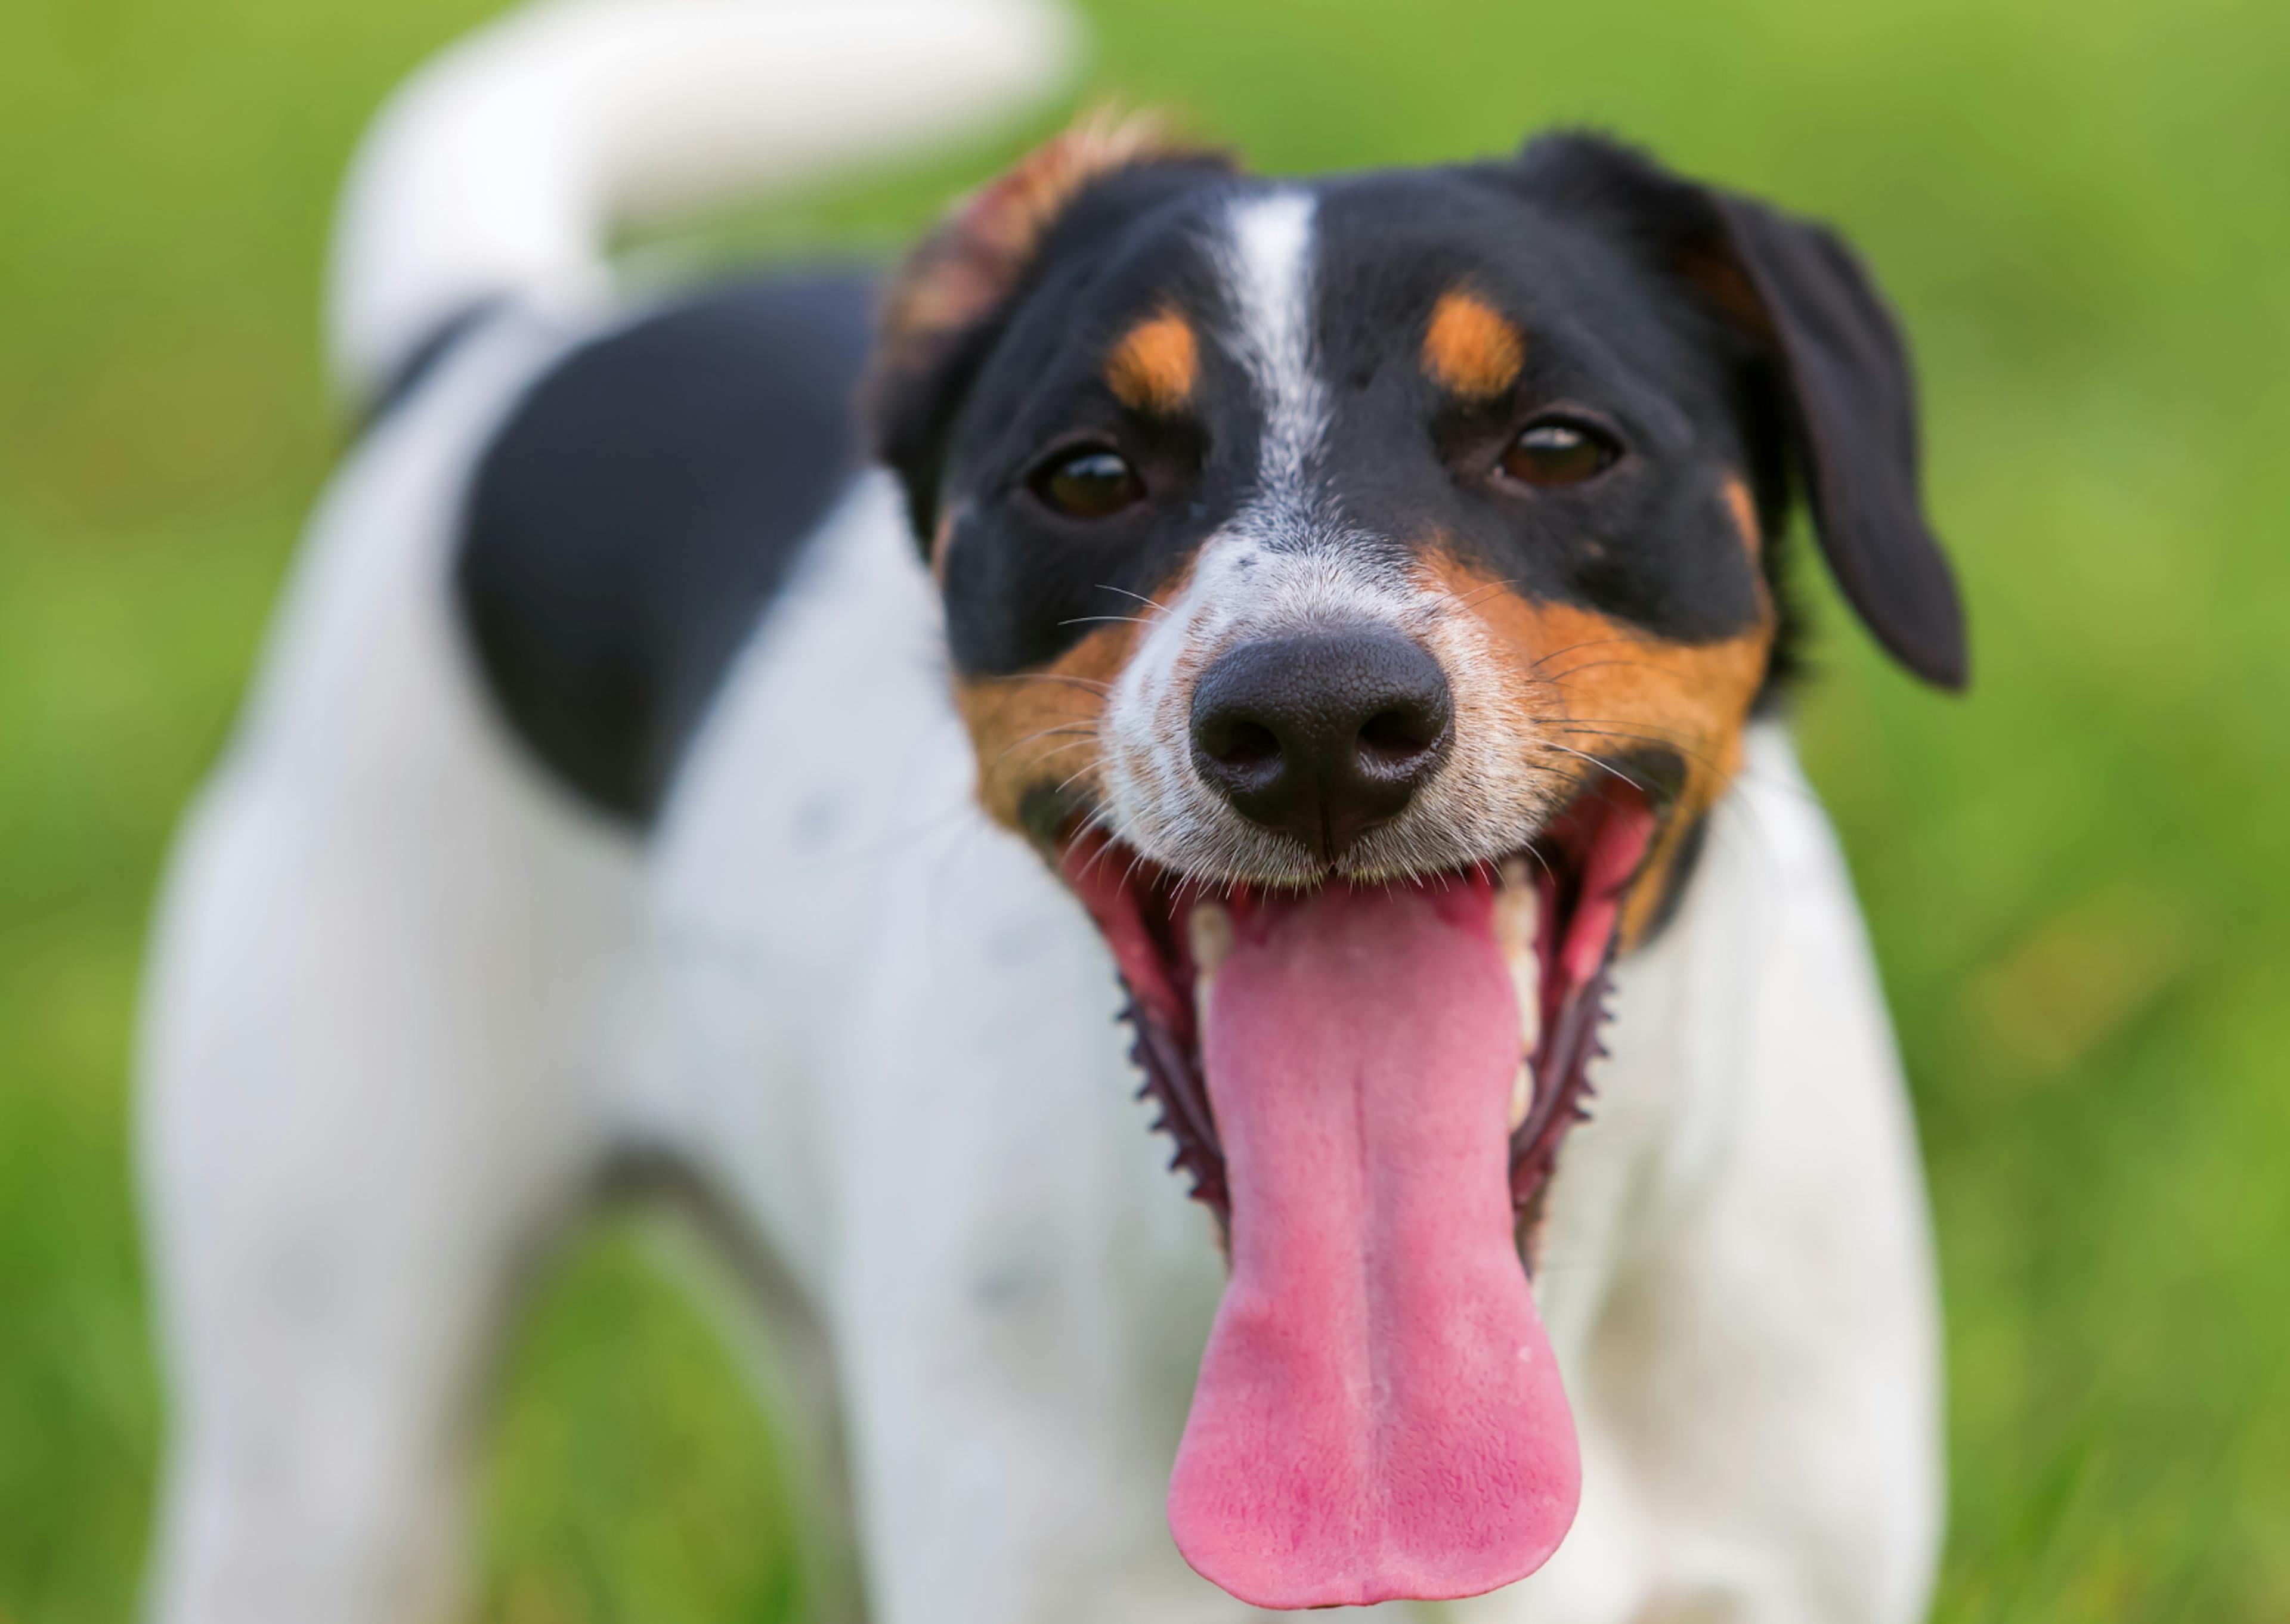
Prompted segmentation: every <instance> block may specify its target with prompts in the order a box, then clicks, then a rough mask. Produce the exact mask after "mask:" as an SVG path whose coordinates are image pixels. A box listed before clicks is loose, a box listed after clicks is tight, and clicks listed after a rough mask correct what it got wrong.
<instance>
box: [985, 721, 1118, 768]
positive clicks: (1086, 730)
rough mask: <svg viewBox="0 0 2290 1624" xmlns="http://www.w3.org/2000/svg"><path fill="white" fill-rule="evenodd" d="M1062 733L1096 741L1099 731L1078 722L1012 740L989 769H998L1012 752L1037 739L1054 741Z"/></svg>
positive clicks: (991, 763)
mask: <svg viewBox="0 0 2290 1624" xmlns="http://www.w3.org/2000/svg"><path fill="white" fill-rule="evenodd" d="M1061 733H1080V734H1083V735H1085V737H1086V738H1089V739H1094V738H1096V737H1097V729H1096V727H1095V726H1094V725H1089V726H1085V725H1084V724H1080V723H1078V722H1068V723H1064V724H1061V725H1059V726H1056V727H1045V728H1043V729H1042V730H1041V731H1040V732H1033V733H1028V734H1027V735H1026V736H1025V737H1024V738H1023V739H1013V740H1011V741H1010V742H1009V743H1008V744H1005V745H1004V746H1003V747H1002V748H1001V749H1000V750H999V751H997V753H996V755H995V756H994V759H993V760H992V761H990V762H989V763H988V764H987V765H988V766H989V767H998V766H1000V765H1001V764H1002V763H1003V761H1004V759H1005V757H1007V756H1009V755H1010V753H1011V752H1012V751H1013V750H1021V749H1023V748H1026V746H1028V745H1029V744H1031V743H1033V742H1034V740H1037V739H1054V738H1056V737H1057V736H1058V735H1059V734H1061Z"/></svg>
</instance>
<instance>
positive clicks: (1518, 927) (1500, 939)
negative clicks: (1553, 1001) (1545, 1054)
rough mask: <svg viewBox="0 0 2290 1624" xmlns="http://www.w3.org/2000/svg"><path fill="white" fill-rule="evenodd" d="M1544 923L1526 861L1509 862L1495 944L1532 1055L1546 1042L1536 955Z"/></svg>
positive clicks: (1522, 1042)
mask: <svg viewBox="0 0 2290 1624" xmlns="http://www.w3.org/2000/svg"><path fill="white" fill-rule="evenodd" d="M1541 919H1542V893H1541V892H1539V891H1537V890H1536V889H1535V886H1534V882H1533V878H1532V877H1531V876H1529V875H1528V873H1527V868H1526V860H1525V858H1523V857H1513V858H1509V859H1508V860H1505V861H1504V863H1503V866H1502V884H1501V886H1500V887H1499V888H1498V889H1497V890H1496V892H1495V919H1494V924H1495V943H1496V945H1497V946H1498V947H1500V948H1501V949H1502V956H1503V964H1505V966H1506V967H1508V968H1509V971H1510V986H1511V991H1512V993H1513V994H1515V995H1516V996H1517V999H1518V1044H1519V1047H1520V1049H1522V1050H1523V1051H1525V1052H1526V1053H1528V1054H1533V1052H1534V1048H1535V1045H1536V1044H1539V1043H1541V1041H1542V966H1541V963H1540V962H1539V961H1538V960H1537V958H1536V956H1535V951H1534V938H1535V933H1536V931H1537V928H1538V927H1539V926H1540V925H1541Z"/></svg>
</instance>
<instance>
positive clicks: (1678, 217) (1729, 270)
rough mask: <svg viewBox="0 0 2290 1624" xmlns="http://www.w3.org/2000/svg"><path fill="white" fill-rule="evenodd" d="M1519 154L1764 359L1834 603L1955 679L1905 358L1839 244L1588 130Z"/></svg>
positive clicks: (1943, 678) (1951, 633)
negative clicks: (1839, 597)
mask: <svg viewBox="0 0 2290 1624" xmlns="http://www.w3.org/2000/svg"><path fill="white" fill-rule="evenodd" d="M1520 163H1521V164H1522V166H1523V167H1524V169H1525V172H1526V173H1527V174H1528V176H1529V177H1530V179H1531V180H1532V181H1533V183H1534V184H1535V187H1536V189H1538V190H1540V191H1543V192H1546V193H1549V192H1555V193H1557V195H1558V196H1560V197H1561V198H1562V199H1564V200H1565V201H1569V202H1572V203H1573V204H1576V205H1578V206H1581V207H1582V208H1585V209H1588V210H1592V211H1597V212H1603V213H1604V214H1605V216H1606V217H1607V218H1609V219H1610V220H1613V222H1614V223H1615V224H1616V225H1617V226H1618V227H1619V228H1621V230H1622V231H1623V232H1624V233H1625V234H1626V235H1627V236H1631V237H1633V238H1635V239H1636V240H1637V242H1638V243H1640V244H1643V245H1645V246H1646V247H1650V248H1652V249H1653V251H1654V252H1656V253H1657V254H1658V255H1660V256H1661V258H1663V259H1664V260H1666V261H1667V262H1668V264H1669V267H1670V268H1672V269H1674V270H1675V271H1676V272H1677V274H1679V275H1680V276H1684V277H1685V279H1686V281H1687V282H1688V283H1689V284H1691V285H1692V286H1693V288H1694V289H1695V290H1697V291H1698V292H1699V293H1700V294H1701V296H1702V297H1704V298H1706V299H1707V300H1709V302H1710V303H1711V304H1713V305H1714V306H1715V307H1716V308H1717V309H1718V311H1719V313H1720V314H1721V315H1723V316H1725V317H1726V319H1727V320H1728V321H1729V322H1731V323H1732V324H1734V326H1736V327H1737V328H1738V329H1740V330H1741V331H1742V332H1744V333H1745V334H1747V335H1748V336H1749V337H1750V340H1752V341H1753V342H1754V343H1755V344H1756V345H1757V346H1758V348H1759V349H1760V350H1761V351H1762V352H1763V353H1764V354H1765V356H1766V357H1767V358H1768V359H1769V360H1770V362H1771V363H1772V364H1774V377H1775V381H1776V382H1777V383H1778V385H1779V386H1780V387H1779V389H1778V391H1777V393H1778V395H1779V400H1778V403H1777V404H1778V412H1776V414H1775V415H1776V416H1777V418H1778V419H1779V421H1778V422H1777V423H1776V424H1775V425H1774V429H1775V431H1776V432H1777V433H1778V434H1779V435H1780V436H1781V437H1782V439H1783V440H1784V441H1785V442H1786V449H1787V451H1788V452H1789V455H1790V460H1791V461H1792V462H1793V463H1794V464H1795V466H1796V468H1797V469H1798V474H1799V476H1800V479H1801V482H1802V484H1803V487H1804V490H1805V494H1806V503H1807V506H1808V507H1809V508H1810V509H1811V511H1812V515H1813V523H1814V531H1815V532H1816V533H1817V534H1818V535H1819V537H1820V539H1821V549H1822V554H1823V555H1824V556H1826V557H1827V558H1828V560H1829V568H1830V572H1831V573H1832V574H1833V575H1834V576H1835V577H1836V578H1837V584H1838V587H1839V588H1841V589H1842V590H1843V592H1844V594H1845V598H1846V602H1847V603H1849V604H1852V605H1853V607H1854V610H1855V611H1856V612H1859V614H1860V616H1861V619H1862V620H1863V621H1864V622H1865V623H1866V624H1867V625H1868V627H1869V629H1870V631H1871V632H1872V633H1874V634H1875V635H1876V637H1877V641H1878V643H1880V644H1883V645H1884V646H1885V648H1886V650H1888V651H1889V652H1891V653H1892V655H1893V656H1894V658H1895V659H1896V660H1899V661H1900V662H1901V663H1902V665H1904V666H1906V667H1908V668H1909V669H1910V670H1911V671H1913V672H1915V673H1916V674H1917V675H1918V676H1921V677H1923V678H1924V679H1925V680H1926V682H1929V683H1933V684H1936V685H1938V686H1940V687H1942V688H1950V689H1960V688H1962V687H1963V686H1964V685H1965V684H1966V681H1967V680H1968V678H1969V676H1970V671H1969V657H1968V654H1967V652H1966V639H1965V628H1964V610H1963V606H1962V604H1961V603H1960V601H1959V600H1958V595H1957V588H1956V578H1955V574H1954V572H1952V571H1951V570H1950V567H1949V562H1948V558H1947V556H1946V555H1945V554H1944V553H1943V552H1942V550H1941V546H1940V542H1939V540H1937V539H1936V538H1935V537H1934V534H1933V532H1932V530H1931V528H1930V526H1929V525H1928V524H1926V520H1925V515H1924V504H1923V498H1922V492H1921V490H1920V485H1919V479H1918V444H1917V439H1918V432H1917V430H1918V425H1917V404H1916V386H1915V381H1914V379H1913V378H1912V377H1911V375H1910V366H1909V357H1908V352H1907V350H1906V348H1904V347H1903V345H1902V341H1901V334H1900V329H1899V327H1898V326H1897V325H1896V324H1895V323H1894V319H1893V315H1892V312H1891V310H1890V309H1889V308H1887V307H1886V303H1885V300H1884V298H1883V296H1882V295H1881V294H1879V293H1878V291H1877V289H1876V287H1875V286H1874V284H1872V283H1871V282H1870V278H1869V275H1868V273H1867V271H1866V270H1864V269H1863V268H1862V265H1861V262H1860V260H1858V259H1857V258H1856V257H1855V256H1854V253H1853V252H1852V251H1851V250H1850V249H1849V248H1847V247H1846V245H1845V244H1844V242H1843V241H1842V240H1841V239H1840V238H1839V237H1838V236H1837V234H1836V233H1834V232H1833V231H1830V229H1829V228H1826V227H1824V226H1822V225H1818V224H1815V223H1814V222H1813V221H1810V220H1799V219H1797V218H1795V217H1793V216H1791V215H1789V214H1785V213H1783V212H1781V211H1780V210H1778V209H1774V208H1772V207H1770V206H1768V205H1766V204H1762V203H1758V202H1756V201H1754V200H1753V199H1750V198H1748V197H1742V196H1736V195H1734V194H1733V193H1730V192H1726V191H1722V190H1719V189H1718V188H1713V187H1704V186H1699V185H1695V184H1693V183H1692V182H1690V181H1685V180H1680V179H1678V178H1677V177H1676V176H1674V175H1671V174H1669V172H1667V171H1665V170H1662V169H1661V168H1660V167H1659V166H1658V165H1656V164H1653V162H1652V161H1651V160H1649V159H1647V158H1645V157H1644V156H1641V155H1639V154H1637V153H1636V152H1633V151H1631V150H1629V148H1623V147H1620V146H1617V145H1615V144H1613V143H1612V142H1609V141H1605V140H1600V139H1598V138H1596V137H1590V136H1580V135H1567V136H1557V137H1549V138H1545V139H1544V140H1539V141H1536V142H1534V143H1533V144H1532V145H1530V146H1529V147H1528V148H1527V149H1526V151H1525V153H1524V154H1523V155H1522V156H1521V158H1520Z"/></svg>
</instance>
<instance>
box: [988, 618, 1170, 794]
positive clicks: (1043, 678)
mask: <svg viewBox="0 0 2290 1624" xmlns="http://www.w3.org/2000/svg"><path fill="white" fill-rule="evenodd" d="M1140 630H1141V628H1138V627H1136V626H1130V625H1123V626H1101V627H1099V628H1097V629H1096V630H1095V631H1093V632H1092V633H1090V634H1089V636H1086V637H1084V638H1083V639H1082V640H1081V641H1080V642H1079V643H1077V644H1074V646H1073V647H1071V648H1069V649H1068V650H1067V651H1066V652H1064V653H1063V654H1061V655H1060V656H1059V657H1058V658H1057V659H1055V660H1052V661H1051V662H1050V663H1049V664H1048V665H1046V666H1044V667H1042V668H1040V669H1039V670H1035V671H1019V672H1014V673H1013V674H1012V675H1010V676H965V677H957V678H956V679H955V684H954V700H955V705H956V708H958V709H959V710H960V711H961V712H962V719H963V722H964V724H965V725H967V726H968V727H969V729H970V739H971V743H972V745H973V747H974V748H976V750H977V753H978V799H979V803H980V804H981V805H982V806H984V807H985V808H986V812H987V815H988V816H989V817H991V818H992V819H993V820H995V821H996V822H997V823H1000V824H1002V825H1004V826H1005V827H1007V828H1013V829H1019V830H1021V832H1023V830H1022V826H1021V823H1020V822H1019V819H1018V812H1019V809H1020V808H1021V806H1022V805H1023V804H1024V803H1025V799H1026V796H1027V794H1028V793H1029V791H1031V790H1034V789H1037V788H1053V787H1054V786H1056V785H1059V784H1061V783H1063V782H1065V780H1068V779H1069V778H1070V779H1072V780H1073V782H1072V784H1071V785H1070V786H1069V788H1074V789H1077V790H1085V791H1087V790H1096V789H1098V788H1101V784H1100V780H1099V777H1098V774H1099V772H1101V765H1100V764H1101V750H1100V746H1099V742H1098V738H1097V726H1098V721H1099V718H1100V717H1101V716H1103V715H1104V713H1105V702H1106V698H1107V696H1108V694H1109V692H1111V690H1112V687H1113V683H1114V679H1115V678H1117V677H1118V676H1120V675H1121V668H1122V667H1123V666H1125V664H1127V663H1128V660H1129V655H1130V652H1131V651H1132V650H1133V648H1134V647H1135V646H1136V643H1137V635H1138V633H1139V631H1140Z"/></svg>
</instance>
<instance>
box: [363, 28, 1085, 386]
mask: <svg viewBox="0 0 2290 1624" xmlns="http://www.w3.org/2000/svg"><path fill="white" fill-rule="evenodd" d="M1076 47H1077V30H1076V29H1075V28H1074V26H1073V24H1072V23H1071V22H1070V20H1069V18H1068V16H1067V14H1066V13H1065V12H1064V11H1062V10H1061V9H1060V8H1059V7H1058V6H1057V5H1056V4H1054V0H546V3H545V4H537V5H532V6H529V7H527V8H525V9H523V10H520V11H517V12H512V13H511V14H509V15H508V17H506V18H504V19H502V20H500V22H497V23H495V24H493V25H492V27H490V28H485V29H484V30H482V31H480V32H479V33H476V34H475V35H472V36H470V37H469V38H468V39H466V40H464V41H462V42H461V43H460V44H457V45H455V46H454V47H453V48H452V50H450V51H448V52H445V53H444V55H442V56H441V57H439V58H438V59H437V60H435V61H434V62H432V63H430V64H429V65H428V67H426V68H423V69H422V70H421V71H420V73H419V74H417V75H416V76H414V77H413V78H412V80H411V81H410V82H409V83H408V84H406V85H405V86H404V88H403V89H402V90H400V91H399V92H398V93H397V94H396V96H395V97H394V98H393V99H392V100H391V101H390V103H389V105H388V107H386V108H384V109H383V111H382V113H381V116H380V117H379V118H378V119H377V120H376V121H375V123H374V125H373V128H372V130H371V131H369V132H368V133H367V135H366V138H365V140H364V145H363V146H362V147H361V148H360V150H359V153H358V156H357V158H356V162H355V164H353V166H352V170H351V174H350V180H349V184H348V188H346V190H345V193H344V196H343V199H342V204H341V209H340V215H339V217H338V219H337V220H336V223H335V232H334V243H333V255H332V273H331V287H330V292H331V298H330V300H329V301H328V304H329V311H330V315H329V320H328V340H329V348H330V353H331V356H332V364H333V368H334V372H335V376H336V378H337V379H338V380H340V383H341V385H342V387H343V388H345V389H347V390H348V392H350V393H351V394H353V395H356V396H363V395H365V394H368V393H370V392H371V391H372V389H374V388H376V387H377V386H379V385H380V383H381V382H382V381H383V380H386V379H388V377H389V375H390V373H391V372H392V371H393V370H394V369H395V368H396V366H397V365H399V364H401V363H402V362H403V361H404V358H405V357H406V356H407V354H408V353H409V352H410V351H411V350H412V348H413V347H414V346H415V345H417V344H418V343H419V342H420V340H422V339H423V338H424V337H425V336H427V335H428V334H429V333H430V332H433V331H435V330H436V328H437V326H438V325H439V324H441V323H443V322H444V321H446V320H448V319H450V318H451V317H452V316H454V315H456V314H457V313H459V312H460V311H462V310H464V309H467V308H469V307H470V306H472V305H474V304H476V302H478V301H480V300H485V299H489V298H493V297H498V296H501V295H513V296H515V297H516V298H519V299H522V300H528V301H532V302H537V303H540V304H543V305H545V306H547V307H548V308H552V309H558V310H564V311H568V312H576V313H577V312H587V311H592V310H595V309H597V308H599V307H601V306H603V305H604V304H605V303H606V302H607V301H608V300H609V299H610V297H611V275H610V268H609V266H608V264H607V262H606V260H605V250H606V247H607V244H608V243H609V240H610V237H611V235H612V233H613V231H614V230H615V229H616V228H621V227H625V226H629V225H634V224H644V223H656V222H659V221H661V220H666V219H669V218H673V217H675V216H676V215H678V214H680V213H687V212H696V211H698V210H701V209H704V208H706V207H707V206H709V205H710V204H717V203H720V202H723V201H726V200H728V199H732V198H735V197H741V196H758V195H762V194H764V193H766V192H768V191H769V190H770V189H771V188H773V187H776V186H784V185H786V184H788V183H790V182H794V181H798V180H812V179H813V178H815V177H817V176H819V175H821V174H823V173H829V172H833V171H835V170H837V169H838V168H841V167H844V166H846V165H850V164H857V163H861V162H864V161H867V160H869V159H877V158H881V157H884V156H888V155H890V154H893V153H895V152H899V151H901V150H910V149H913V148H920V147H923V146H925V145H927V144H928V143H930V142H931V141H933V140H941V139H944V138H947V137H949V136H955V135H959V134H962V133H965V132H970V131H974V130H977V129H980V128H981V127H983V126H985V125H987V124H989V123H990V122H991V121H992V120H993V119H994V118H995V117H996V116H999V115H1006V114H1007V113H1009V112H1010V111H1012V110H1013V108H1018V107H1021V106H1023V105H1024V104H1025V103H1027V102H1029V101H1030V100H1036V99H1037V98H1040V97H1042V96H1044V95H1045V94H1046V93H1047V92H1050V91H1052V90H1053V89H1055V88H1056V87H1057V86H1058V85H1059V84H1061V82H1062V81H1063V80H1064V78H1065V77H1066V75H1067V72H1068V70H1069V68H1070V66H1071V64H1072V62H1073V60H1074V59H1075V57H1076V56H1077V48H1076Z"/></svg>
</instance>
